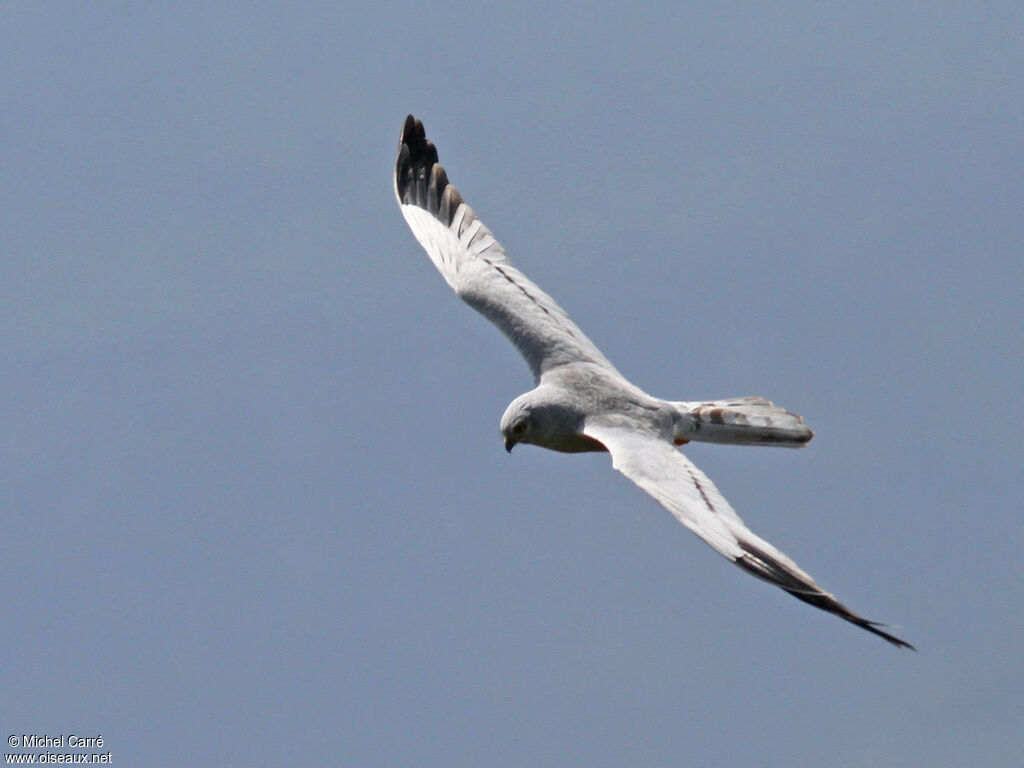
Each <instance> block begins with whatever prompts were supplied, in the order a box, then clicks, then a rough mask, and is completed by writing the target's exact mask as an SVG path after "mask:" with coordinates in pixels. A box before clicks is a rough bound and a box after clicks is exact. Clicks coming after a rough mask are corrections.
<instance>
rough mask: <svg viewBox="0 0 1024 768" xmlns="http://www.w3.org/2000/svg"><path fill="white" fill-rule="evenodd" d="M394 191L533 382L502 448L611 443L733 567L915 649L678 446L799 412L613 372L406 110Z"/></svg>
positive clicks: (619, 460) (770, 438) (767, 438)
mask: <svg viewBox="0 0 1024 768" xmlns="http://www.w3.org/2000/svg"><path fill="white" fill-rule="evenodd" d="M394 184H395V195H396V196H397V198H398V203H399V206H400V208H401V211H402V215H403V216H404V217H405V220H406V222H407V223H408V224H409V228H410V229H411V230H412V232H413V234H414V235H415V236H416V239H417V240H418V241H419V242H420V245H422V246H423V248H424V249H426V251H427V254H428V255H429V256H430V259H431V261H433V262H434V266H436V267H437V269H438V270H439V271H440V272H441V274H442V275H443V276H444V279H445V280H447V281H448V284H449V285H450V286H451V287H452V288H453V289H454V290H455V292H456V293H457V294H458V295H459V296H460V297H461V298H462V299H463V300H464V301H465V302H466V303H467V304H469V305H470V306H471V307H473V308H474V309H476V310H477V311H478V312H480V313H481V314H482V315H483V316H484V317H486V318H487V319H488V320H490V321H491V322H492V323H494V324H495V325H496V326H497V327H498V328H499V329H500V330H501V331H502V333H504V334H505V335H506V336H507V337H508V338H509V340H511V342H512V343H513V344H515V346H516V348H517V349H518V350H519V352H520V353H521V354H522V356H523V357H524V358H525V359H526V363H527V365H529V367H530V370H531V371H532V372H533V377H534V380H535V382H536V387H535V388H534V389H532V390H530V391H529V392H527V393H525V394H523V395H520V396H519V397H517V398H516V399H515V400H513V401H512V403H511V404H510V405H509V406H508V409H507V410H506V411H505V414H504V416H502V418H501V432H502V434H503V435H504V438H505V447H506V448H507V449H508V450H509V451H511V450H512V447H513V446H514V445H516V444H517V443H531V444H533V445H539V446H542V447H544V448H550V449H552V450H555V451H563V452H566V453H575V452H580V451H608V452H609V453H610V454H611V458H612V466H613V467H614V468H615V469H617V470H618V471H619V472H621V473H622V474H624V475H625V476H626V477H628V478H629V479H630V480H632V481H633V482H634V483H636V484H637V485H638V486H640V487H641V488H642V489H643V490H645V491H646V492H647V493H649V494H650V495H651V496H653V497H654V498H655V499H656V500H657V501H658V503H660V504H661V505H662V506H664V507H665V508H666V509H667V510H668V511H669V512H671V513H672V514H673V516H675V518H676V519H677V520H678V521H679V522H680V523H682V524H683V525H685V526H686V527H687V528H689V529H690V530H691V531H693V532H694V533H695V534H697V535H698V536H700V537H701V538H702V539H703V540H704V541H706V542H707V543H708V544H710V545H711V547H712V548H713V549H714V550H715V551H716V552H718V553H719V554H721V555H723V556H724V557H726V558H728V559H729V560H731V561H732V562H734V563H736V565H738V566H740V567H741V568H743V569H744V570H746V571H748V572H749V573H752V574H753V575H755V576H757V577H759V578H761V579H764V580H765V581H768V582H770V583H772V584H775V585H776V586H778V587H781V588H782V589H784V590H785V591H786V592H789V593H790V594H791V595H793V596H794V597H797V598H799V599H800V600H803V601H804V602H807V603H810V604H811V605H813V606H815V607H817V608H821V609H822V610H825V611H828V612H830V613H834V614H835V615H837V616H839V617H840V618H843V619H845V620H846V621H849V622H852V623H853V624H856V625H857V626H859V627H862V628H864V629H866V630H868V631H869V632H873V633H875V634H876V635H879V636H881V637H883V638H885V639H886V640H888V641H889V642H890V643H892V644H893V645H896V646H899V647H905V648H913V646H911V645H910V644H909V643H906V642H904V641H903V640H900V639H899V638H897V637H894V636H893V635H891V634H889V633H888V632H885V631H884V630H882V629H881V628H880V627H881V626H883V625H880V624H879V623H878V622H873V621H868V620H867V619H864V618H862V617H861V616H858V615H857V614H856V613H854V612H853V611H851V610H849V609H848V608H847V607H846V606H844V605H843V604H842V603H840V602H839V601H838V600H836V598H835V597H833V596H832V595H831V594H829V593H828V592H826V591H825V590H823V589H822V588H821V587H819V586H818V585H817V584H816V583H815V581H814V579H812V578H811V577H810V576H809V575H808V574H807V573H805V572H804V571H803V570H801V569H800V567H799V566H798V565H797V564H796V563H794V562H793V561H792V560H791V559H790V558H789V557H787V556H786V555H784V554H783V553H782V552H780V551H779V550H778V549H776V548H775V547H774V546H772V545H771V544H769V543H768V542H767V541H765V540H764V539H762V538H760V537H759V536H757V535H756V534H754V533H753V532H751V531H750V529H749V528H747V526H746V525H745V524H744V523H743V521H742V520H741V519H740V517H739V515H737V514H736V512H735V511H733V508H732V507H731V506H729V503H728V502H727V501H726V500H725V499H724V498H723V497H722V494H720V493H719V492H718V489H717V488H715V486H714V484H713V483H712V482H711V481H710V480H709V479H708V478H707V477H706V476H705V475H704V473H703V472H701V471H700V470H699V469H697V467H696V466H694V464H693V463H692V462H691V461H690V460H689V459H688V458H686V456H684V455H683V454H682V453H681V452H680V451H679V450H678V448H677V446H679V445H684V444H686V443H688V442H689V441H691V440H699V441H706V442H713V443H727V444H731V445H777V446H787V447H792V448H800V447H802V446H803V445H805V444H806V443H807V441H808V440H810V439H811V437H813V434H814V433H813V432H811V430H810V429H808V428H807V427H806V426H805V425H804V423H803V419H802V418H801V417H800V416H797V415H796V414H794V413H790V412H789V411H786V410H784V409H782V408H779V407H778V406H776V405H774V404H773V403H771V402H769V401H768V400H765V399H764V398H761V397H740V398H732V399H727V400H716V401H711V402H672V401H667V400H661V399H658V398H656V397H651V396H650V395H648V394H647V393H645V392H643V391H642V390H640V389H639V388H638V387H636V386H635V385H633V384H631V383H630V382H629V381H627V380H626V378H625V377H624V376H623V375H622V374H621V373H619V372H618V371H617V370H616V369H615V366H613V365H612V364H611V363H610V362H609V361H608V360H607V358H605V356H604V355H603V354H601V351H600V350H599V349H598V348H597V347H596V346H595V345H594V343H593V342H592V341H590V339H588V338H587V337H586V336H584V335H583V332H582V331H581V330H580V329H579V328H578V327H576V324H575V323H573V321H572V320H570V319H569V316H568V315H567V314H566V313H565V311H564V310H563V309H562V308H561V307H559V306H558V304H556V303H555V301H554V299H552V298H551V297H550V296H548V295H547V294H546V293H544V292H543V291H542V290H541V289H540V288H538V287H537V286H536V285H534V284H533V283H532V282H531V281H530V280H528V279H527V278H526V277H525V276H524V275H523V273H522V272H520V271H519V270H518V269H516V268H515V267H514V266H513V265H512V263H511V262H510V261H509V259H508V257H507V256H506V255H505V251H504V249H503V248H502V247H501V245H500V244H499V243H498V241H497V240H496V239H495V238H494V236H493V235H492V234H491V232H490V230H489V229H487V227H486V226H484V224H483V222H482V221H480V219H479V218H477V215H476V213H475V212H474V211H473V209H472V208H470V207H469V206H468V205H467V204H466V203H465V202H463V200H462V196H461V195H460V194H459V193H458V191H457V190H456V189H455V187H454V186H452V185H451V184H449V183H448V176H447V174H446V173H445V170H444V168H442V167H441V166H440V165H439V164H438V162H437V150H436V149H435V148H434V145H433V144H432V143H431V142H430V141H428V140H427V138H426V134H425V132H424V130H423V124H422V123H421V122H420V121H419V120H416V119H415V118H414V117H413V116H412V115H409V116H408V117H407V118H406V120H405V126H404V127H403V129H402V138H401V140H400V141H399V146H398V160H397V162H396V163H395V179H394Z"/></svg>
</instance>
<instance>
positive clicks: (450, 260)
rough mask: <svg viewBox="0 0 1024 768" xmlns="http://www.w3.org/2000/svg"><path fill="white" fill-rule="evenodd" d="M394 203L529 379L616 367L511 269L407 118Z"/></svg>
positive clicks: (550, 301)
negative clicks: (569, 368) (579, 368)
mask: <svg viewBox="0 0 1024 768" xmlns="http://www.w3.org/2000/svg"><path fill="white" fill-rule="evenodd" d="M395 196H396V197H397V198H398V204H399V206H400V207H401V210H402V215H403V216H404V217H405V220H406V222H407V223H408V224H409V228H410V229H411V230H412V233H413V234H414V235H415V236H416V239H417V240H419V242H420V245H422V246H423V248H424V249H425V250H426V252H427V254H428V255H429V256H430V259H431V261H433V262H434V266H436V267H437V269H438V270H439V271H440V272H441V274H442V275H444V279H445V280H447V281H448V284H449V285H450V286H451V287H452V288H454V289H455V292H456V293H457V294H458V295H459V296H461V297H462V299H463V300H464V301H465V302H466V303H467V304H469V305H470V306H471V307H473V308H474V309H476V310H477V311H478V312H480V313H481V314H482V315H483V316H484V317H486V318H487V319H488V320H490V321H491V322H492V323H494V324H495V325H496V326H498V328H499V329H500V330H501V331H502V333H504V334H505V335H506V336H507V337H508V338H509V339H510V340H511V341H512V343H513V344H515V345H516V347H517V348H518V349H519V352H520V354H522V356H523V357H524V358H525V359H526V362H527V364H528V365H529V366H530V370H531V371H532V372H533V376H534V378H535V379H537V380H539V379H540V377H541V375H543V373H544V372H545V371H547V370H550V369H552V368H554V367H557V366H559V365H563V364H565V363H574V362H590V363H596V364H598V365H601V366H603V367H605V368H607V369H609V370H611V371H613V372H615V373H618V371H615V368H614V366H613V365H612V364H611V363H610V362H608V360H607V359H606V358H605V357H604V355H602V354H601V351H600V350H599V349H598V348H597V347H596V346H595V345H594V343H593V342H592V341H590V339H588V338H587V337H586V336H584V335H583V332H582V331H581V330H580V329H579V328H577V327H576V324H575V323H574V322H573V321H572V320H570V319H569V316H568V315H567V314H566V313H565V310H563V309H562V308H561V307H559V306H558V304H556V303H555V300H554V299H552V298H551V297H550V296H548V295H547V294H546V293H544V292H543V291H542V290H541V289H540V288H538V287H537V286H536V285H534V284H533V283H532V282H530V281H529V280H528V279H527V278H526V277H525V276H524V275H523V273H522V272H520V271H519V270H518V269H516V268H515V267H514V266H512V262H510V261H509V259H508V257H507V256H506V255H505V250H504V249H503V248H502V247H501V244H500V243H499V242H498V241H497V240H495V239H494V235H492V234H491V231H490V230H489V229H487V227H485V226H484V223H483V222H482V221H480V219H478V218H477V215H476V213H475V212H474V211H473V209H472V208H470V207H469V206H468V205H466V203H464V202H463V200H462V196H461V195H460V194H459V192H458V190H456V189H455V187H454V186H452V185H451V184H449V183H448V175H447V174H446V173H445V170H444V168H442V167H441V166H440V165H439V164H438V162H437V150H436V149H435V148H434V145H433V144H432V143H431V142H430V141H428V140H427V138H426V134H425V132H424V130H423V123H421V122H420V121H419V120H417V119H415V118H414V117H413V116H412V115H409V116H408V117H407V118H406V119H405V126H404V127H403V129H402V138H401V140H400V141H399V143H398V160H397V161H396V163H395Z"/></svg>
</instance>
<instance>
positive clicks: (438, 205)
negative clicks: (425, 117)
mask: <svg viewBox="0 0 1024 768" xmlns="http://www.w3.org/2000/svg"><path fill="white" fill-rule="evenodd" d="M395 192H396V194H397V195H398V200H399V202H401V203H402V204H403V205H417V206H419V207H421V208H423V209H425V210H427V211H429V212H430V213H432V214H433V215H434V216H436V217H437V218H438V219H440V220H441V221H443V222H444V223H445V224H450V223H451V221H452V217H453V216H454V215H455V212H456V210H457V209H458V207H459V205H460V204H461V203H462V197H461V196H460V195H459V193H458V191H457V190H456V189H455V187H453V186H451V184H449V182H448V174H446V173H445V170H444V168H442V167H441V166H440V165H439V164H438V162H437V148H436V147H435V146H434V144H433V142H431V141H430V140H429V139H427V133H426V131H425V130H424V128H423V123H422V122H421V121H419V120H417V119H416V118H415V117H413V116H412V115H408V116H406V118H405V123H404V125H403V126H402V137H401V139H400V140H399V142H398V159H397V160H396V161H395Z"/></svg>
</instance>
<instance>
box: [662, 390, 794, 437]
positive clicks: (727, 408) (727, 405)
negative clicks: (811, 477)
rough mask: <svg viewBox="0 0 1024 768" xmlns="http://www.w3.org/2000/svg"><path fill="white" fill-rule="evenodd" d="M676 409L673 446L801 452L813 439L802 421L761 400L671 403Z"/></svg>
mask: <svg viewBox="0 0 1024 768" xmlns="http://www.w3.org/2000/svg"><path fill="white" fill-rule="evenodd" d="M672 405H674V406H675V407H676V408H678V409H679V411H680V415H681V416H683V417H684V418H682V419H680V422H679V427H678V433H677V435H676V442H677V443H678V444H682V443H685V442H689V441H690V440H699V441H701V442H706V443H726V444H729V445H778V446H783V447H785V448H802V447H803V446H804V445H806V444H807V442H808V441H809V440H810V439H811V438H812V437H814V432H812V431H811V430H810V429H808V427H807V425H806V424H804V420H803V418H801V417H800V416H798V415H797V414H795V413H790V412H789V411H787V410H785V409H784V408H779V407H778V406H777V405H775V404H774V403H772V402H771V401H770V400H765V399H764V398H763V397H731V398H728V399H725V400H710V401H706V402H676V403H672Z"/></svg>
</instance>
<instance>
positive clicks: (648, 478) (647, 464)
mask: <svg viewBox="0 0 1024 768" xmlns="http://www.w3.org/2000/svg"><path fill="white" fill-rule="evenodd" d="M584 433H585V434H586V435H587V436H588V437H592V438H593V439H595V440H597V441H599V442H600V443H602V444H603V445H604V446H605V447H606V448H607V449H608V451H609V452H610V453H611V455H612V466H613V467H614V468H615V469H617V470H618V471H619V472H621V473H622V474H624V475H625V476H626V477H628V478H629V479H630V480H632V481H633V482H634V483H636V484H637V485H638V486H640V487H641V488H642V489H643V490H645V491H646V492H647V493H649V494H650V495H651V496H653V497H654V498H655V499H656V500H657V501H658V503H659V504H661V505H662V506H663V507H665V508H666V509H667V510H668V511H669V512H671V513H672V515H673V516H674V517H675V518H676V520H678V521H679V522H681V523H682V524H683V525H685V526H686V527H687V528H689V529H690V530H691V531H693V532H694V533H695V534H697V535H698V536H700V537H701V538H702V539H704V541H706V542H707V543H708V544H710V545H711V546H712V547H713V548H714V549H715V551H717V552H719V553H720V554H722V555H724V556H725V557H726V558H728V559H729V560H731V561H732V562H734V563H736V565H738V566H740V567H741V568H743V569H744V570H745V571H747V572H749V573H752V574H753V575H755V576H757V577H759V578H761V579H764V580H765V581H767V582H770V583H772V584H774V585H776V586H777V587H781V588H782V589H784V590H786V591H787V592H789V594H791V595H793V596H794V597H796V598H798V599H800V600H803V601H804V602H805V603H810V604H811V605H813V606H815V607H816V608H821V609H822V610H824V611H828V612H829V613H834V614H835V615H836V616H838V617H840V618H842V619H846V620H847V621H849V622H852V623H853V624H856V625H857V626H858V627H862V628H863V629H866V630H867V631H868V632H874V633H875V634H876V635H879V636H880V637H883V638H885V639H886V640H888V641H889V642H890V643H892V644H893V645H895V646H898V647H902V648H910V649H913V646H912V645H910V643H906V642H904V641H903V640H900V639H899V638H898V637H894V636H893V635H890V634H889V633H888V632H885V631H883V630H882V629H880V628H879V627H881V626H884V625H881V624H879V623H878V622H875V621H868V620H867V619H865V618H863V617H861V616H858V615H857V614H856V613H854V612H853V611H851V610H850V609H849V608H847V607H846V606H845V605H843V604H842V603H840V602H839V601H838V600H836V598H835V597H833V596H832V595H830V594H829V593H828V592H826V591H825V590H823V589H822V588H821V587H819V586H818V585H817V584H816V583H815V581H814V579H812V578H811V577H810V576H809V575H808V574H807V573H805V572H804V571H803V570H801V568H800V567H799V566H798V565H797V564H796V563H794V562H793V561H792V560H791V559H790V558H788V557H787V556H786V555H784V554H783V553H782V552H780V551H779V550H778V549H776V548H775V547H773V546H772V545H771V544H769V543H768V542H767V541H765V540H764V539H762V538H760V537H759V536H757V535H756V534H754V533H753V532H752V531H751V530H750V529H748V528H747V526H746V525H745V524H744V523H743V521H742V520H741V519H740V517H739V515H737V514H736V512H735V511H734V510H733V508H732V507H731V506H729V502H727V501H726V500H725V499H724V498H723V497H722V494H721V493H719V491H718V489H717V488H716V487H715V486H714V483H712V482H711V481H710V480H709V479H708V477H707V475H705V474H704V473H703V472H701V471H700V470H699V469H697V467H696V466H695V465H694V464H693V462H691V461H690V460H689V459H688V458H686V456H684V455H683V454H682V453H680V452H679V451H678V450H676V449H675V447H674V446H672V445H671V444H670V443H668V442H667V441H665V440H663V439H661V438H660V437H659V436H657V435H655V434H653V433H650V432H646V431H643V430H642V429H637V428H635V427H634V426H633V425H631V424H626V423H621V424H619V423H614V422H612V421H609V420H607V419H605V420H602V419H588V420H587V423H586V427H585V429H584Z"/></svg>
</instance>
